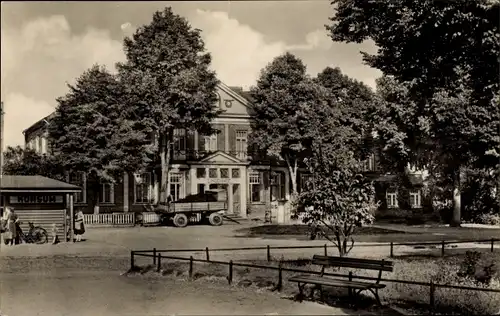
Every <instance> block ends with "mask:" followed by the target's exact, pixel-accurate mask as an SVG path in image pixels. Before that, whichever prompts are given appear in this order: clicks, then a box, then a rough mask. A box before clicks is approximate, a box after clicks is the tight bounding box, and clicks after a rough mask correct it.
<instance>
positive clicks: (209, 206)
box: [155, 189, 227, 227]
mask: <svg viewBox="0 0 500 316" xmlns="http://www.w3.org/2000/svg"><path fill="white" fill-rule="evenodd" d="M226 196H227V194H226V191H225V190H223V189H212V190H207V191H205V192H203V193H198V194H191V195H188V196H186V197H185V198H183V199H180V200H177V201H174V202H168V203H160V204H159V205H158V206H157V207H156V208H155V212H156V213H159V214H160V216H161V222H164V223H165V222H167V223H168V222H172V223H173V224H174V226H176V227H186V226H187V225H188V224H189V223H199V222H208V223H209V224H210V225H212V226H220V225H222V223H223V215H224V213H225V212H226V211H227V199H226Z"/></svg>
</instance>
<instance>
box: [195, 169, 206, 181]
mask: <svg viewBox="0 0 500 316" xmlns="http://www.w3.org/2000/svg"><path fill="white" fill-rule="evenodd" d="M196 177H197V178H198V179H204V178H206V177H207V169H205V168H196Z"/></svg>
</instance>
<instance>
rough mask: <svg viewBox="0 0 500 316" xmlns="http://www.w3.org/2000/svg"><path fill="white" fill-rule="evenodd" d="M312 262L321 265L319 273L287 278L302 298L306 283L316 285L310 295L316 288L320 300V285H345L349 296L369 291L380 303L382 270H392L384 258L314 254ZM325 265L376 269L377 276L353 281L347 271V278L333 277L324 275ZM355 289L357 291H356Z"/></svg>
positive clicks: (321, 291) (390, 262) (390, 264)
mask: <svg viewBox="0 0 500 316" xmlns="http://www.w3.org/2000/svg"><path fill="white" fill-rule="evenodd" d="M312 264H316V265H321V266H322V268H321V274H320V275H310V274H300V275H296V276H293V277H292V278H290V279H289V281H290V282H297V285H298V287H299V298H300V300H302V298H303V297H304V293H303V291H304V286H305V285H306V284H314V285H315V286H316V287H315V288H313V289H312V291H311V297H312V296H313V295H314V291H315V290H316V289H319V290H320V294H321V300H322V301H323V300H324V299H323V288H322V286H332V287H345V288H348V290H349V297H351V298H352V297H353V296H354V295H359V293H361V292H363V291H370V292H372V294H373V295H374V296H375V299H376V300H377V303H378V304H379V305H382V303H381V302H380V297H379V296H378V290H379V289H382V288H384V287H385V284H381V283H380V279H381V278H382V272H383V271H387V272H392V271H393V265H394V264H393V262H392V261H386V260H371V259H359V258H345V257H330V256H320V255H314V256H313V260H312ZM327 267H344V268H353V269H363V270H378V271H379V273H378V278H377V280H376V281H353V280H352V272H349V279H341V278H333V277H328V276H324V273H325V268H327ZM356 290H357V292H356Z"/></svg>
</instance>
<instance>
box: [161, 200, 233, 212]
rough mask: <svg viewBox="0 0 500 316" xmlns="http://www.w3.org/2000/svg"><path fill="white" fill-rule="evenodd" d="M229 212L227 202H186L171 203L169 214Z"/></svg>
mask: <svg viewBox="0 0 500 316" xmlns="http://www.w3.org/2000/svg"><path fill="white" fill-rule="evenodd" d="M225 210H227V203H226V202H184V203H171V204H170V207H169V212H171V213H179V212H200V211H225Z"/></svg>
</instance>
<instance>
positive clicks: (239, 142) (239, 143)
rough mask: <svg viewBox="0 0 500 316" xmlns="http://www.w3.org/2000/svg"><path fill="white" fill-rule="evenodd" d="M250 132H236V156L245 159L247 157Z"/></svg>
mask: <svg viewBox="0 0 500 316" xmlns="http://www.w3.org/2000/svg"><path fill="white" fill-rule="evenodd" d="M247 134H248V131H236V156H237V157H238V158H240V159H245V158H246V155H247V138H248V137H247V136H248V135H247Z"/></svg>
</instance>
